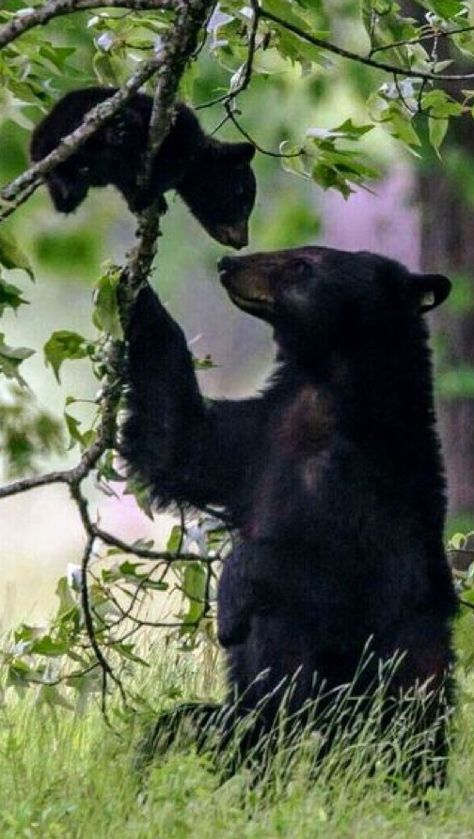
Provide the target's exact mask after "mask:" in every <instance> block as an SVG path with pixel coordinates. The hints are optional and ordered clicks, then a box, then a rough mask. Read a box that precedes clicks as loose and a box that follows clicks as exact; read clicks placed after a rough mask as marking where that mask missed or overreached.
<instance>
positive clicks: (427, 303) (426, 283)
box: [411, 274, 451, 312]
mask: <svg viewBox="0 0 474 839" xmlns="http://www.w3.org/2000/svg"><path fill="white" fill-rule="evenodd" d="M411 279H412V282H413V283H414V285H415V291H416V296H417V299H418V304H419V306H420V310H421V311H422V312H429V311H430V309H434V308H436V306H439V304H440V303H443V301H444V300H446V298H447V296H448V294H449V293H450V291H451V282H450V281H449V280H448V278H447V277H443V275H442V274H412V277H411Z"/></svg>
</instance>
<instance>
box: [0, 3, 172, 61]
mask: <svg viewBox="0 0 474 839" xmlns="http://www.w3.org/2000/svg"><path fill="white" fill-rule="evenodd" d="M175 5H176V3H175V0H50V2H48V3H45V4H44V5H43V6H40V8H35V9H32V10H31V11H28V12H26V13H25V12H24V11H23V12H21V11H20V12H17V13H16V14H15V15H14V16H13V18H12V20H11V21H10V23H7V24H5V26H2V28H1V29H0V49H3V47H5V46H7V44H11V43H12V41H15V40H16V39H17V38H19V37H20V35H23V34H24V33H25V32H28V31H29V30H30V29H33V28H34V27H35V26H44V25H45V24H47V23H49V21H50V20H52V19H53V18H56V17H61V16H63V15H70V14H74V12H83V11H87V10H88V9H100V8H118V9H123V8H125V9H130V10H131V11H136V12H144V11H162V10H168V9H174V7H175Z"/></svg>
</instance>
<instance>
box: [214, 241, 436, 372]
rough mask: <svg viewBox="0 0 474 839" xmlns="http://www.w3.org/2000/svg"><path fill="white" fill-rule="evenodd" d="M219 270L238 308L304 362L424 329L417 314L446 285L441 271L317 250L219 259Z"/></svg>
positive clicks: (392, 342) (390, 343)
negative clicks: (414, 270) (410, 268)
mask: <svg viewBox="0 0 474 839" xmlns="http://www.w3.org/2000/svg"><path fill="white" fill-rule="evenodd" d="M219 272H220V277H221V282H222V284H223V285H224V287H225V289H226V291H227V293H228V294H229V297H230V298H231V300H232V301H233V302H234V303H235V304H236V305H237V306H239V308H241V309H243V310H244V311H245V312H248V313H249V314H252V315H255V316H256V317H259V318H262V319H263V320H265V321H268V323H270V324H272V326H273V327H274V330H275V337H276V340H277V342H278V344H279V345H280V346H281V347H282V348H283V349H284V350H285V349H286V350H287V351H290V352H296V353H297V354H298V355H299V356H300V357H301V356H303V357H308V359H310V358H314V357H315V356H318V355H321V354H323V353H324V354H327V353H332V352H335V353H337V354H340V355H344V354H347V353H354V352H356V351H357V350H358V349H369V350H370V349H373V351H374V352H377V351H378V350H379V349H380V350H382V349H383V348H384V347H390V348H391V349H393V348H396V346H397V344H398V345H401V342H403V341H404V340H406V339H407V337H408V336H413V335H414V334H415V333H417V332H418V333H419V332H420V330H421V331H423V327H422V324H421V320H422V315H423V314H424V313H425V312H427V311H429V310H431V309H433V308H434V307H435V306H438V305H439V304H440V303H442V302H443V300H445V298H446V297H447V296H448V294H449V292H450V289H451V283H450V282H449V280H448V279H446V277H443V276H441V275H439V274H412V273H410V272H409V271H408V270H407V269H406V268H404V267H403V266H402V265H400V264H399V263H397V262H395V261H393V260H391V259H386V258H384V257H382V256H377V255H376V254H372V253H368V252H364V251H360V252H357V253H350V252H348V251H337V250H332V249H331V248H320V247H303V248H294V249H291V250H284V251H274V252H270V253H257V254H251V255H249V256H241V257H224V258H223V259H222V260H221V261H220V263H219ZM423 334H424V333H423Z"/></svg>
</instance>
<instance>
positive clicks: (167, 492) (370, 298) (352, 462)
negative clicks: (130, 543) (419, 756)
mask: <svg viewBox="0 0 474 839" xmlns="http://www.w3.org/2000/svg"><path fill="white" fill-rule="evenodd" d="M220 273H221V281H222V283H223V285H224V287H225V289H226V290H227V292H228V294H229V296H230V298H231V300H232V301H233V303H235V304H236V305H237V306H239V307H240V308H241V309H243V310H244V311H245V312H248V313H250V314H252V315H255V316H256V317H259V318H262V319H263V320H265V321H267V322H268V323H269V324H271V326H272V327H273V330H274V337H275V341H276V344H277V348H278V353H277V369H276V372H275V373H274V374H273V377H272V379H271V381H270V384H269V386H268V388H267V389H266V390H265V392H264V393H263V394H262V395H260V396H258V397H255V398H251V399H246V400H242V401H235V402H231V401H213V400H207V399H204V398H203V397H202V395H201V393H200V390H199V387H198V384H197V381H196V377H195V374H194V370H193V365H192V360H191V356H190V353H189V351H188V349H187V346H186V340H185V337H184V335H183V333H182V331H181V329H180V327H179V326H178V325H177V324H176V323H175V322H174V321H173V320H172V318H171V317H170V315H169V314H168V313H167V311H166V310H165V308H164V307H163V306H162V305H161V303H160V301H159V300H158V298H157V296H156V295H155V294H154V293H153V291H152V290H151V289H150V288H146V289H144V290H142V291H141V292H140V294H139V296H138V298H137V300H136V303H135V305H134V308H133V310H132V316H131V320H130V323H129V326H128V341H129V372H128V377H129V394H128V416H127V419H126V422H125V424H124V428H123V453H124V455H125V458H126V460H127V461H128V463H129V465H130V468H131V471H132V473H134V474H135V475H136V476H138V477H139V479H140V481H141V482H142V483H144V484H145V485H147V486H148V487H149V489H150V492H151V495H152V497H153V500H154V501H155V503H156V504H157V505H158V506H166V505H168V504H169V503H170V502H172V501H176V502H179V503H180V504H182V503H187V504H190V505H193V506H195V507H198V508H199V507H205V506H206V505H211V504H212V505H221V507H222V508H223V515H224V516H225V517H226V518H227V520H228V521H229V523H230V524H231V526H232V527H233V528H235V530H236V540H235V542H236V545H235V549H234V551H233V553H232V555H231V556H230V558H229V559H228V560H227V562H226V564H225V567H224V570H223V574H222V577H221V581H220V587H219V595H218V624H219V638H220V641H221V643H222V645H223V646H224V647H225V648H226V650H227V659H228V672H229V700H230V701H231V700H235V699H236V700H237V701H238V702H239V701H240V704H241V708H242V711H243V712H246V711H248V710H251V709H255V708H263V711H262V717H263V722H264V727H266V728H267V729H268V728H270V727H271V725H272V722H273V720H274V718H275V715H276V714H277V713H278V709H279V707H280V703H281V701H282V697H283V695H284V694H285V693H288V686H289V683H290V682H291V691H290V694H291V695H290V697H289V699H288V697H286V700H285V701H288V702H289V706H290V711H297V710H298V709H300V708H302V707H303V706H304V705H305V703H306V702H307V700H309V699H312V698H316V697H319V698H320V697H321V694H322V692H323V693H324V695H325V696H328V697H331V696H332V700H331V701H333V700H334V691H335V690H337V689H339V688H341V686H344V685H346V686H347V685H348V684H349V683H351V682H352V683H354V679H355V677H356V674H357V673H358V674H359V675H358V677H357V679H356V681H357V684H356V685H355V687H356V689H357V690H359V691H360V692H365V693H367V692H369V693H370V690H371V689H373V685H374V679H375V680H376V677H377V673H378V672H379V667H380V665H381V663H382V662H387V661H389V660H390V659H392V658H393V657H394V656H399V657H400V659H401V660H400V661H399V662H398V666H397V667H396V669H395V672H394V673H393V675H392V678H391V682H390V695H391V696H392V697H396V698H400V697H401V696H402V695H407V693H409V691H410V690H411V689H413V688H416V687H417V686H421V685H428V690H429V692H430V696H431V701H430V703H428V704H427V705H426V713H425V714H424V722H423V725H424V726H425V728H430V726H433V730H434V727H435V723H436V724H437V722H436V721H437V716H438V715H439V714H440V713H441V711H442V710H443V709H444V708H445V707H446V706H445V705H444V703H445V701H447V703H448V705H447V707H448V708H449V707H450V706H451V705H452V702H453V690H452V676H451V670H452V665H453V653H452V648H451V621H452V619H453V616H454V614H455V611H456V596H455V592H454V589H453V584H452V579H451V574H450V571H449V568H448V565H447V562H446V557H445V552H444V548H443V524H444V517H445V484H444V477H443V468H442V461H441V456H440V448H439V442H438V438H437V434H436V429H435V415H434V409H433V394H432V374H431V363H430V351H429V347H428V333H427V328H426V325H425V320H424V317H423V315H424V313H425V312H426V311H428V310H430V309H432V308H433V307H434V306H437V305H438V304H439V303H441V302H442V301H443V300H444V299H445V298H446V297H447V295H448V294H449V291H450V283H449V280H447V279H446V278H445V277H442V276H440V275H423V274H413V273H410V272H409V271H408V270H406V269H405V268H404V267H403V266H401V265H399V264H398V263H396V262H394V261H392V260H390V259H386V258H383V257H381V256H376V255H374V254H371V253H365V252H358V253H349V252H343V251H337V250H331V249H326V248H322V247H304V248H297V249H293V250H287V251H277V252H274V253H262V254H255V255H250V256H243V257H225V258H224V259H222V260H221V262H220ZM367 649H369V652H370V656H369V662H368V664H367V663H366V664H364V667H363V668H362V669H360V662H361V657H362V656H363V654H364V651H367ZM371 686H372V687H371ZM331 692H332V693H331ZM437 731H438V733H437V735H436V737H434V739H433V743H434V757H435V758H439V766H438V768H437V770H436V772H435V774H434V775H433V778H434V779H437V780H438V781H439V780H441V779H442V776H443V770H442V764H443V760H444V755H445V751H446V741H445V733H444V730H443V727H442V726H441V728H437ZM434 765H436V760H435V761H434ZM412 770H413V771H414V772H415V773H416V769H414V768H413V767H412ZM412 770H410V771H412Z"/></svg>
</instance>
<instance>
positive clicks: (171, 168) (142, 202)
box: [30, 87, 256, 248]
mask: <svg viewBox="0 0 474 839" xmlns="http://www.w3.org/2000/svg"><path fill="white" fill-rule="evenodd" d="M114 93H116V88H112V87H111V88H102V87H91V88H84V89H81V90H75V91H72V92H71V93H67V94H66V96H64V97H63V98H62V99H60V100H59V102H57V104H56V105H55V106H54V108H53V109H52V111H51V112H50V113H49V114H48V115H47V116H46V117H45V118H44V119H43V120H42V121H41V122H40V123H39V125H37V127H36V128H35V130H34V132H33V136H32V140H31V149H30V152H31V159H32V161H34V162H37V161H38V160H42V158H43V157H46V155H47V154H49V152H51V151H53V149H55V148H56V146H57V145H58V143H59V142H60V140H61V139H62V138H63V137H65V136H66V135H67V134H70V133H71V132H72V131H74V129H76V128H78V126H79V125H80V124H81V123H82V121H83V119H84V117H85V116H86V114H87V112H88V111H90V110H91V108H93V107H94V106H95V105H98V104H99V103H100V102H103V101H104V100H105V99H108V98H109V97H110V96H112V95H113V94H114ZM152 101H153V100H152V99H151V97H150V96H147V95H146V94H143V93H137V94H135V96H132V98H131V99H130V100H129V101H128V102H127V104H126V105H125V106H124V107H123V108H122V109H121V111H119V113H117V114H115V115H114V116H112V117H111V118H110V119H109V120H107V122H106V123H105V125H104V126H103V127H102V128H100V129H99V130H98V131H97V132H96V133H95V134H94V135H93V136H92V137H91V138H90V139H89V140H87V141H86V142H85V143H84V144H83V145H82V146H81V147H80V148H79V149H78V151H77V152H75V153H74V154H73V155H71V157H69V158H68V159H67V160H66V161H65V162H64V163H60V164H59V165H58V166H56V168H55V169H53V170H52V171H51V172H49V173H48V174H47V175H46V176H45V181H46V183H47V186H48V189H49V192H50V195H51V198H52V200H53V203H54V206H55V207H56V209H57V210H59V212H62V213H71V212H72V211H73V210H75V209H76V208H77V207H78V206H79V205H80V204H81V203H82V201H83V200H84V198H85V197H86V195H87V192H88V190H89V187H91V186H106V185H107V184H113V185H114V186H116V187H117V189H118V190H119V191H120V192H121V193H122V195H123V197H124V198H125V200H126V202H127V204H128V206H129V208H130V210H132V212H134V213H137V212H140V211H142V210H144V209H145V208H146V207H147V206H149V205H150V204H151V203H152V202H153V201H155V200H156V199H161V201H162V206H163V209H166V203H165V201H164V198H163V195H164V193H165V192H167V191H168V190H170V189H175V190H176V191H177V192H178V194H179V195H180V196H181V198H182V199H183V201H185V203H186V204H187V206H188V207H189V209H190V210H191V212H192V213H193V215H194V216H195V217H196V218H197V219H198V221H199V222H200V223H201V224H202V225H203V227H204V228H205V229H206V230H207V232H208V233H209V234H210V235H211V236H212V237H213V238H214V239H217V241H218V242H221V243H222V244H223V245H230V246H231V247H234V248H241V247H244V246H245V245H246V244H247V242H248V219H249V216H250V213H251V212H252V209H253V206H254V203H255V194H256V182H255V175H254V173H253V171H252V168H251V166H250V161H251V160H252V158H253V156H254V153H255V148H254V146H253V145H252V144H251V143H224V142H221V141H219V140H216V139H214V138H212V137H208V136H207V135H206V134H205V133H204V131H203V130H202V128H201V126H200V125H199V122H198V119H197V117H196V116H195V114H194V112H193V111H192V110H191V109H190V108H188V107H187V106H186V105H183V104H179V105H177V107H176V112H175V119H174V122H173V125H172V128H171V130H170V132H169V134H168V136H167V137H166V138H165V140H164V141H163V143H162V145H161V147H160V149H159V150H158V152H157V155H156V158H155V160H154V162H153V167H152V172H151V177H150V179H149V184H148V185H147V186H142V185H141V184H140V183H139V176H140V172H141V167H142V165H143V158H144V153H145V150H146V145H147V139H148V128H149V124H150V117H151V110H152Z"/></svg>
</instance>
